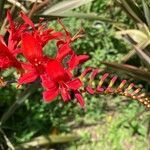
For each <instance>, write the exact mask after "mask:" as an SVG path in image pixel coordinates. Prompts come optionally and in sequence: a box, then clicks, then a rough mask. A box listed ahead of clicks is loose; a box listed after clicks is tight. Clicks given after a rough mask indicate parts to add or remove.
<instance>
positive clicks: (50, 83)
mask: <svg viewBox="0 0 150 150" xmlns="http://www.w3.org/2000/svg"><path fill="white" fill-rule="evenodd" d="M40 77H41V79H42V86H43V87H44V88H47V89H51V88H53V87H56V88H57V84H56V82H54V81H52V80H50V79H49V78H48V76H47V75H45V74H44V75H41V76H40Z"/></svg>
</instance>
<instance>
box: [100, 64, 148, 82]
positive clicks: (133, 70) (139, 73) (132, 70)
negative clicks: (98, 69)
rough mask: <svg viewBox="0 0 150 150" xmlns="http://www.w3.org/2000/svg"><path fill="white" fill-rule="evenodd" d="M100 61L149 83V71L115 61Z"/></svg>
mask: <svg viewBox="0 0 150 150" xmlns="http://www.w3.org/2000/svg"><path fill="white" fill-rule="evenodd" d="M102 63H103V64H105V65H107V66H109V67H112V68H114V69H117V70H121V71H125V72H126V73H127V74H130V75H132V76H134V77H136V78H138V79H141V80H143V81H146V82H148V83H149V84H150V72H148V71H145V70H142V69H139V68H137V67H135V66H131V65H127V64H117V63H108V62H102Z"/></svg>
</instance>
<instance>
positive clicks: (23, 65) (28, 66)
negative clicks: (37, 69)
mask: <svg viewBox="0 0 150 150" xmlns="http://www.w3.org/2000/svg"><path fill="white" fill-rule="evenodd" d="M21 66H22V68H23V69H24V70H30V71H32V70H34V68H33V65H32V64H29V63H24V62H22V63H21Z"/></svg>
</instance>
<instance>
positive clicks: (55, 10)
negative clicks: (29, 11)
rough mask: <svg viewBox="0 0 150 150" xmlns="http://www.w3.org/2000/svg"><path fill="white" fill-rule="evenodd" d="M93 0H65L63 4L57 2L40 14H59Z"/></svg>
mask: <svg viewBox="0 0 150 150" xmlns="http://www.w3.org/2000/svg"><path fill="white" fill-rule="evenodd" d="M91 1H93V0H67V1H63V2H59V3H57V4H55V5H53V6H52V7H50V8H49V9H47V10H45V11H44V12H43V13H42V14H43V15H49V14H61V13H64V12H66V11H68V10H71V9H74V8H77V7H79V6H81V5H84V4H87V3H89V2H91Z"/></svg>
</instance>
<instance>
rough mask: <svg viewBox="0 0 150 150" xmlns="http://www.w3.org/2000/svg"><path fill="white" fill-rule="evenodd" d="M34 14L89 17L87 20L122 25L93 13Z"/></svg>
mask: <svg viewBox="0 0 150 150" xmlns="http://www.w3.org/2000/svg"><path fill="white" fill-rule="evenodd" d="M36 16H38V17H44V18H46V19H52V17H55V18H58V17H76V18H81V19H89V20H101V21H103V22H107V23H111V24H117V25H123V24H121V23H118V22H117V21H113V20H110V19H107V18H103V17H100V16H98V15H97V14H95V13H89V14H86V13H75V12H72V11H69V12H65V13H61V14H59V13H58V14H57V13H55V14H50V15H36ZM36 16H35V17H36Z"/></svg>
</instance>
